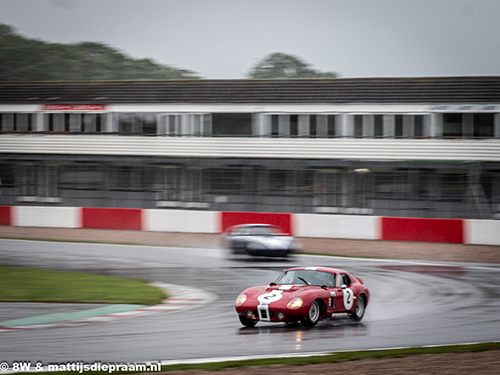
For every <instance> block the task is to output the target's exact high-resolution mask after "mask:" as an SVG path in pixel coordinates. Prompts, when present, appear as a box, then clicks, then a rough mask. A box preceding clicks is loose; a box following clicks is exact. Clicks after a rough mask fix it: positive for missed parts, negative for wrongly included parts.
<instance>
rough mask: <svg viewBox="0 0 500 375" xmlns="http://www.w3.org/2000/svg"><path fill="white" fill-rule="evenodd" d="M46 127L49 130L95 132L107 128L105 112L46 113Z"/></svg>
mask: <svg viewBox="0 0 500 375" xmlns="http://www.w3.org/2000/svg"><path fill="white" fill-rule="evenodd" d="M44 122H45V129H46V130H48V131H49V132H71V133H81V132H85V133H95V132H101V131H104V129H105V124H106V114H104V113H45V114H44Z"/></svg>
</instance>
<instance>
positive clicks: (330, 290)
mask: <svg viewBox="0 0 500 375" xmlns="http://www.w3.org/2000/svg"><path fill="white" fill-rule="evenodd" d="M369 299H370V293H369V291H368V288H367V287H366V286H365V285H363V280H361V279H360V278H359V277H354V276H352V275H351V274H350V273H349V272H346V271H343V270H340V269H335V268H326V267H299V268H290V269H288V270H285V271H283V272H282V273H281V275H280V276H279V277H278V279H277V280H276V282H274V283H271V284H269V286H255V287H252V288H248V289H246V290H244V291H243V292H242V293H241V294H240V295H239V296H238V298H237V299H236V302H235V305H236V312H237V313H238V317H239V318H240V322H241V324H243V325H244V326H246V327H253V326H255V325H256V324H257V322H259V321H262V322H276V323H278V322H284V323H291V322H298V321H300V323H301V324H302V325H303V326H308V327H313V326H315V325H316V323H318V322H319V321H320V320H321V319H347V318H349V319H351V320H353V321H355V322H359V321H360V320H361V319H362V318H363V315H364V313H365V309H366V306H367V304H368V300H369Z"/></svg>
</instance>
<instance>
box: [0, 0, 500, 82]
mask: <svg viewBox="0 0 500 375" xmlns="http://www.w3.org/2000/svg"><path fill="white" fill-rule="evenodd" d="M0 23H5V24H8V25H11V26H13V27H14V28H15V29H16V30H17V32H18V33H19V34H21V35H23V36H25V37H28V38H33V39H40V40H43V41H46V42H59V43H77V42H82V41H92V42H103V43H105V44H107V45H109V46H111V47H114V48H117V49H118V50H120V51H121V52H123V53H125V54H127V55H129V56H131V57H134V58H151V59H153V60H154V61H156V62H158V63H161V64H167V65H171V66H174V67H177V68H183V69H190V70H193V71H195V72H197V73H198V74H199V75H201V76H202V77H204V78H213V79H219V78H223V79H224V78H231V79H232V78H245V74H247V73H248V71H249V70H250V68H251V67H252V66H253V65H254V64H256V63H257V62H258V61H260V60H261V59H262V58H263V57H264V56H266V55H268V54H270V53H273V52H283V53H287V54H291V55H295V56H297V57H300V58H301V59H303V60H304V61H306V62H307V63H309V64H311V67H312V68H314V69H317V70H320V71H333V72H337V73H339V74H340V75H341V76H342V77H421V76H467V75H500V61H499V57H500V0H0Z"/></svg>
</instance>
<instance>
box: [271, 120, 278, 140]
mask: <svg viewBox="0 0 500 375" xmlns="http://www.w3.org/2000/svg"><path fill="white" fill-rule="evenodd" d="M279 135H280V131H279V116H278V115H271V137H272V138H278V137H279Z"/></svg>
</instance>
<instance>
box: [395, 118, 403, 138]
mask: <svg viewBox="0 0 500 375" xmlns="http://www.w3.org/2000/svg"><path fill="white" fill-rule="evenodd" d="M394 137H395V138H403V115H396V116H394Z"/></svg>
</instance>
